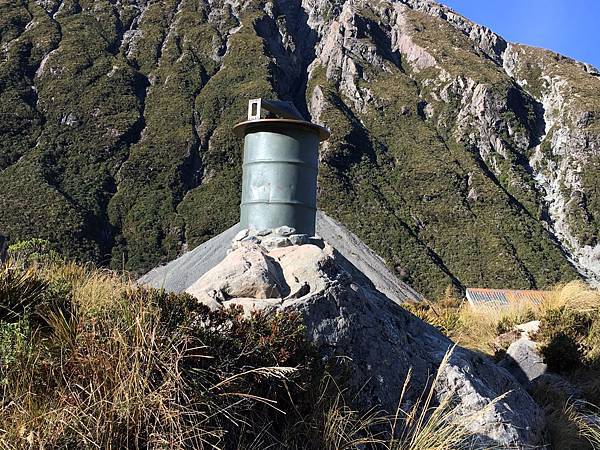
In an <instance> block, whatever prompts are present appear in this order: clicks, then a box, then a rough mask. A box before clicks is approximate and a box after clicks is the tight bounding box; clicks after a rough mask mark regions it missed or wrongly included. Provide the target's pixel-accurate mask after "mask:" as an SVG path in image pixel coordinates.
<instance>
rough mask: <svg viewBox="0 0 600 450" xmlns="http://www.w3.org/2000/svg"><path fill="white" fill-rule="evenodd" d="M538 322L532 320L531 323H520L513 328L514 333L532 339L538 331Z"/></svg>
mask: <svg viewBox="0 0 600 450" xmlns="http://www.w3.org/2000/svg"><path fill="white" fill-rule="evenodd" d="M540 324H541V322H540V321H539V320H532V321H531V322H527V323H522V324H521V325H517V326H516V327H515V330H516V331H520V332H521V334H522V335H523V337H528V338H533V337H534V336H535V335H536V334H537V333H538V332H539V331H540Z"/></svg>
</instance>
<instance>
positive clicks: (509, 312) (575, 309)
mask: <svg viewBox="0 0 600 450" xmlns="http://www.w3.org/2000/svg"><path fill="white" fill-rule="evenodd" d="M408 308H409V309H410V310H411V311H412V312H414V313H415V314H416V315H417V316H419V317H420V318H422V319H423V320H425V321H427V322H429V323H430V324H432V325H434V326H436V327H438V328H439V329H440V330H441V331H443V332H444V333H446V334H447V335H448V336H450V337H451V338H452V339H453V340H455V341H456V342H457V343H458V344H459V345H462V346H464V347H467V348H470V349H472V350H475V351H479V352H481V353H484V354H487V355H488V356H490V357H493V358H496V359H500V358H502V357H503V356H504V353H505V351H506V349H507V348H508V345H509V344H510V343H511V342H512V341H514V340H516V339H517V338H518V336H519V334H518V333H515V332H513V331H511V330H513V329H514V327H515V326H516V325H519V324H521V323H524V322H528V321H531V320H539V321H540V331H539V332H538V333H537V335H536V336H534V339H535V340H536V342H537V343H538V349H539V350H540V352H541V354H542V355H543V357H544V359H545V362H546V363H547V364H548V367H549V370H550V371H551V372H555V373H558V374H560V375H561V376H562V377H563V378H564V379H565V381H566V382H567V383H570V384H571V385H572V386H573V387H574V388H575V389H576V390H577V391H578V392H579V393H580V394H579V395H581V396H583V398H584V401H585V402H587V404H588V408H587V410H588V411H590V410H591V411H596V413H597V411H598V410H597V408H598V405H600V291H598V290H595V289H592V288H590V287H589V286H587V285H586V284H585V283H582V282H579V281H575V282H571V283H566V284H561V285H558V286H556V287H555V288H554V289H553V290H552V292H551V294H550V295H549V296H547V297H546V298H545V299H544V300H543V301H542V302H540V303H539V304H537V305H534V304H529V303H520V304H513V305H511V306H510V307H508V308H505V309H484V308H478V309H474V308H472V307H471V306H470V305H469V304H468V303H467V302H466V301H462V300H460V299H457V298H456V297H455V296H454V294H453V293H452V292H451V291H447V292H446V294H445V295H444V296H443V297H442V298H441V299H440V300H438V301H436V302H432V303H431V304H427V303H426V304H421V305H409V306H408ZM511 332H512V333H513V334H512V335H510V333H511ZM507 334H508V336H507ZM531 394H532V396H533V397H534V398H535V399H536V400H537V402H538V403H539V404H540V406H542V408H543V409H544V411H545V415H546V422H547V424H548V431H549V435H550V438H551V441H552V445H553V448H569V449H570V448H577V449H586V448H590V446H594V445H595V447H593V448H598V447H597V442H594V440H593V439H594V436H597V434H594V433H597V431H598V423H597V422H590V421H589V420H588V422H585V421H582V419H581V417H582V416H581V414H580V415H579V416H578V415H576V414H574V413H573V408H572V407H570V406H569V405H570V404H571V403H572V401H573V399H572V398H570V397H571V394H570V393H569V392H568V391H567V392H565V391H563V390H561V389H560V388H558V387H557V386H556V385H554V384H553V383H552V382H550V381H548V382H539V383H537V384H536V385H535V386H533V387H532V389H531ZM589 416H590V415H589V414H588V418H589ZM586 423H587V425H586Z"/></svg>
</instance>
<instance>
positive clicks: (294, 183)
mask: <svg viewBox="0 0 600 450" xmlns="http://www.w3.org/2000/svg"><path fill="white" fill-rule="evenodd" d="M234 131H235V132H236V134H237V135H238V136H240V137H242V136H243V137H244V165H243V182H242V203H241V220H240V222H241V225H242V227H244V228H251V229H255V230H263V229H272V228H277V227H280V226H283V225H287V226H289V227H292V228H295V229H296V232H297V233H303V234H308V235H311V236H312V235H314V234H315V215H316V210H317V171H318V164H319V142H320V141H321V140H325V139H327V138H328V137H329V132H328V131H327V130H326V129H324V128H323V127H320V126H318V125H315V124H313V123H310V122H306V121H303V120H291V119H258V120H251V121H247V122H242V123H240V124H238V125H236V126H235V128H234Z"/></svg>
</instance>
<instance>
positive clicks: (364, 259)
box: [138, 211, 423, 303]
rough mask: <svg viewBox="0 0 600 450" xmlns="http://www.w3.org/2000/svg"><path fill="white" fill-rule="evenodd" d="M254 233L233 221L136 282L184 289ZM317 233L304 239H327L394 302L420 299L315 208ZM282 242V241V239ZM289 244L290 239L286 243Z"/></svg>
mask: <svg viewBox="0 0 600 450" xmlns="http://www.w3.org/2000/svg"><path fill="white" fill-rule="evenodd" d="M240 233H241V235H240ZM255 234H256V233H249V232H247V231H243V230H240V226H239V224H236V225H234V226H233V227H231V228H229V229H228V230H226V231H224V232H223V233H221V234H220V235H218V236H216V237H214V238H213V239H210V240H209V241H207V242H205V243H204V244H202V245H200V246H198V247H196V248H195V249H194V250H192V251H190V252H187V253H185V254H183V255H182V256H180V257H179V258H177V259H175V260H173V261H171V262H169V263H168V264H166V265H164V266H160V267H157V268H155V269H153V270H151V271H150V272H148V273H147V274H146V275H144V276H143V277H141V278H140V279H139V280H138V281H139V282H140V283H142V284H147V285H149V286H152V287H155V288H159V289H165V290H167V291H170V292H183V291H185V290H186V289H188V288H189V287H190V286H192V284H194V283H195V282H196V280H198V279H199V278H201V277H202V276H203V275H204V274H205V273H206V272H208V271H209V270H211V269H212V268H213V267H215V266H216V265H217V264H218V263H219V262H221V260H223V258H225V256H226V254H227V251H228V249H229V248H230V245H231V243H232V241H233V242H237V241H241V240H243V239H245V238H248V240H250V241H252V242H260V238H261V236H254V235H255ZM317 234H318V235H319V236H320V237H321V239H319V238H316V239H315V238H309V237H308V236H306V237H305V239H306V240H307V241H308V242H310V241H313V242H316V243H317V244H318V245H322V242H323V240H325V241H327V242H329V243H330V245H332V246H334V247H335V248H336V250H337V251H338V252H339V253H340V255H341V256H343V257H344V260H346V261H348V262H349V263H350V265H349V269H348V270H353V269H352V268H354V270H358V272H360V276H362V277H366V278H367V279H368V282H369V283H372V284H373V286H374V287H375V288H376V289H377V290H379V291H380V292H382V293H383V294H385V295H386V296H387V297H388V298H390V299H392V300H393V301H395V302H396V303H403V302H405V301H412V302H418V301H421V300H422V299H423V297H422V296H421V294H419V293H418V292H417V291H415V290H414V289H413V288H412V287H411V286H410V285H408V284H407V283H405V282H403V281H401V280H399V279H398V276H397V275H396V274H394V273H393V272H392V271H391V270H390V268H389V267H388V265H387V264H386V262H385V261H384V260H383V259H381V258H380V257H379V256H378V255H377V254H375V252H373V250H371V249H370V248H369V247H368V246H367V245H366V244H365V243H363V242H362V241H361V240H360V239H359V238H358V237H357V236H356V235H355V234H353V233H351V232H350V231H349V230H348V229H346V227H344V226H343V225H342V224H340V223H339V222H337V221H335V220H334V219H332V218H331V217H329V216H328V215H327V214H325V213H324V212H322V211H317ZM280 238H287V237H285V236H280ZM299 239H302V238H299ZM288 240H289V239H288ZM292 240H295V239H294V238H292ZM281 241H283V242H285V239H281ZM291 243H292V242H291V241H289V242H288V245H289V244H291Z"/></svg>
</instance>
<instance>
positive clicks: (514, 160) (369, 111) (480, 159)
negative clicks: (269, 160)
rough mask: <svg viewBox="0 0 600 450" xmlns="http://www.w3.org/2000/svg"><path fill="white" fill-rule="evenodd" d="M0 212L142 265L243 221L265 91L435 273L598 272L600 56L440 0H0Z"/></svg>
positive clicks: (435, 284)
mask: <svg viewBox="0 0 600 450" xmlns="http://www.w3.org/2000/svg"><path fill="white" fill-rule="evenodd" d="M0 46H1V49H0V134H1V137H2V139H1V142H0V233H4V234H8V235H10V236H11V238H12V240H17V239H23V238H26V237H30V236H36V237H45V238H49V239H51V240H53V241H56V242H59V243H60V246H61V247H62V249H63V250H64V251H66V252H67V253H68V254H70V255H72V256H75V257H79V258H82V259H92V260H96V261H98V262H101V263H105V264H111V265H112V266H115V267H121V266H123V265H124V266H125V267H126V268H128V269H132V270H136V271H140V272H141V271H144V270H147V269H149V268H151V267H154V266H155V265H157V264H158V263H159V262H162V261H166V260H168V259H172V258H174V257H175V256H176V255H178V254H179V253H181V252H182V251H183V250H185V249H186V248H191V247H194V246H196V245H198V244H199V243H201V242H203V241H205V240H207V239H209V238H210V237H212V236H214V235H216V234H217V233H219V232H220V231H223V230H225V229H226V228H228V227H230V226H231V225H233V224H234V223H235V222H236V221H237V218H238V203H239V191H240V176H241V146H240V142H238V140H236V138H235V137H234V136H233V134H232V132H231V128H232V126H233V124H234V123H235V122H237V121H239V120H240V119H242V118H243V117H244V114H245V109H246V103H247V100H248V99H249V98H253V97H260V96H263V97H278V98H282V99H291V100H294V101H295V103H296V105H297V106H298V107H299V109H301V110H303V111H304V112H305V113H307V114H310V116H311V117H312V119H313V120H314V121H316V122H319V123H323V124H325V125H326V126H328V127H329V128H330V129H331V131H332V138H331V139H330V141H329V142H328V143H326V144H325V145H324V146H323V148H322V154H321V161H322V164H321V171H320V188H319V201H320V207H321V208H322V209H324V210H325V211H326V212H327V213H328V214H330V215H332V216H333V217H335V218H337V219H338V220H340V221H341V222H343V223H344V224H345V225H346V226H347V227H348V228H349V229H350V230H352V231H353V232H355V233H356V234H357V235H358V236H360V237H361V238H362V239H363V240H364V241H365V242H366V243H367V244H369V245H370V246H371V247H372V248H373V249H374V250H376V251H378V252H379V253H380V254H381V256H382V257H384V258H385V259H386V260H387V261H388V263H389V264H390V265H391V266H392V267H394V268H395V269H396V271H397V273H398V276H400V277H401V278H402V279H404V280H408V281H409V282H411V283H412V284H413V286H415V287H416V288H417V289H418V290H420V291H422V292H423V293H424V294H428V295H434V294H435V293H438V292H440V291H441V290H442V289H444V287H445V286H447V285H448V284H450V283H452V284H454V285H455V286H457V287H461V286H465V285H485V286H490V287H497V286H509V287H514V288H525V287H539V286H546V285H548V284H552V283H555V282H557V281H559V280H564V279H572V278H574V277H577V276H578V273H579V274H580V275H582V276H584V277H586V278H587V279H588V280H590V281H595V282H600V242H599V241H598V236H599V234H600V183H598V177H599V175H600V77H599V73H598V72H597V71H596V70H595V69H594V68H592V67H589V66H586V65H584V64H581V63H578V62H576V61H573V60H571V59H568V58H565V57H563V56H560V55H558V54H555V53H553V52H550V51H546V50H541V49H536V48H531V47H527V46H523V45H518V44H511V43H507V42H506V41H504V40H503V39H502V38H501V37H499V36H497V35H496V34H494V33H493V32H492V31H490V30H489V29H487V28H484V27H481V26H479V25H476V24H473V23H471V22H469V21H468V20H466V19H465V18H463V17H462V16H460V15H458V14H456V13H454V12H453V11H451V10H449V9H448V8H446V7H444V6H441V5H438V4H437V3H434V2H431V1H428V0H396V1H390V0H381V1H367V0H346V1H342V0H303V1H302V2H300V1H292V0H275V1H270V2H267V1H259V0H245V1H244V0H239V1H234V0H162V1H145V0H131V1H128V2H121V1H120V0H114V1H113V0H111V1H110V2H107V1H105V0H96V1H93V0H37V1H26V0H9V1H8V2H2V3H0Z"/></svg>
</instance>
